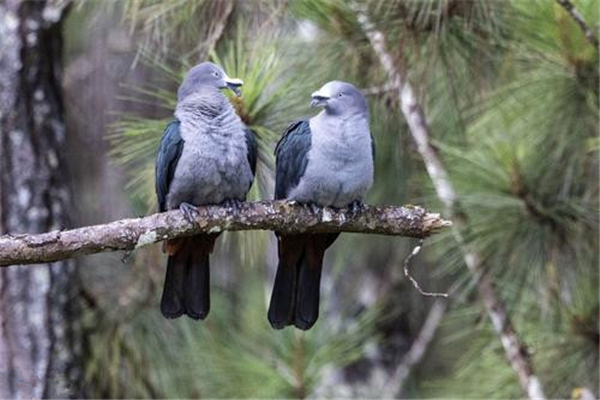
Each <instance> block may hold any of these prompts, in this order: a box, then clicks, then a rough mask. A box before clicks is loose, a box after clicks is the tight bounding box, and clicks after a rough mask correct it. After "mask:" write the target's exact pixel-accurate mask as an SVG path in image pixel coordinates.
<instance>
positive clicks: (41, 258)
mask: <svg viewBox="0 0 600 400" xmlns="http://www.w3.org/2000/svg"><path fill="white" fill-rule="evenodd" d="M449 225H451V223H450V222H449V221H445V220H443V219H441V218H440V216H439V214H431V213H428V212H426V211H425V210H424V209H423V208H421V207H412V206H411V207H391V206H382V207H376V206H366V205H365V206H364V207H363V209H362V210H361V211H360V212H359V213H357V214H355V215H352V214H351V213H349V212H348V211H347V210H334V209H329V208H326V209H321V210H319V211H318V212H317V213H313V212H312V211H311V210H309V209H308V208H306V207H303V206H300V205H298V204H291V203H288V202H285V201H261V202H255V203H244V204H243V205H241V206H240V207H239V208H238V209H237V210H233V209H231V208H225V207H220V206H207V207H199V208H198V216H197V220H196V223H195V224H191V223H189V222H188V221H186V219H185V218H184V217H183V215H182V213H181V212H180V211H179V210H174V211H169V212H165V213H160V214H154V215H150V216H147V217H143V218H135V219H124V220H120V221H115V222H111V223H109V224H105V225H95V226H88V227H84V228H78V229H72V230H68V231H54V232H48V233H43V234H39V235H29V234H21V235H4V236H1V237H0V266H8V265H13V264H31V263H39V262H51V261H57V260H62V259H66V258H69V257H73V256H76V255H81V254H90V253H99V252H104V251H116V250H133V249H136V248H138V247H141V246H145V245H148V244H152V243H155V242H159V241H162V240H166V239H174V238H178V237H183V236H190V235H195V234H198V233H214V232H221V231H225V230H229V231H239V230H277V231H278V232H285V233H304V232H315V233H317V232H357V233H377V234H382V235H397V236H409V237H418V238H423V237H426V236H429V235H431V234H433V233H435V232H436V231H437V230H439V229H441V228H443V227H446V226H449Z"/></svg>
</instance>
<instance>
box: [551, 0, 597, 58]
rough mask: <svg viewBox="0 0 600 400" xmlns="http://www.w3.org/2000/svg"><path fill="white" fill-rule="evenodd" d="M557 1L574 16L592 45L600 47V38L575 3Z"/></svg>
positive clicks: (562, 0) (568, 0) (564, 0)
mask: <svg viewBox="0 0 600 400" xmlns="http://www.w3.org/2000/svg"><path fill="white" fill-rule="evenodd" d="M556 2H557V3H558V4H560V5H561V7H562V8H564V9H565V11H566V12H567V13H568V14H569V15H570V16H571V18H573V20H574V21H575V23H576V24H577V25H579V28H581V31H582V32H583V34H584V35H585V38H586V39H587V40H588V42H590V43H591V44H592V46H594V47H595V48H596V49H598V48H599V47H600V46H599V45H598V38H597V37H596V35H595V34H594V32H593V31H592V29H591V28H590V27H589V26H588V24H587V23H586V22H585V19H583V16H582V15H581V14H580V13H579V11H577V8H575V5H574V4H573V3H571V1H570V0H556Z"/></svg>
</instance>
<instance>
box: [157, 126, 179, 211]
mask: <svg viewBox="0 0 600 400" xmlns="http://www.w3.org/2000/svg"><path fill="white" fill-rule="evenodd" d="M183 143H184V140H183V139H182V138H181V134H180V133H179V121H173V122H171V123H170V124H169V125H167V128H166V129H165V132H164V133H163V136H162V139H161V141H160V147H159V148H158V155H157V156H156V170H155V172H156V197H157V198H158V210H159V211H160V212H163V211H166V209H167V194H168V193H169V185H170V184H171V181H172V180H173V175H175V168H176V167H177V162H178V161H179V158H180V157H181V152H182V151H183Z"/></svg>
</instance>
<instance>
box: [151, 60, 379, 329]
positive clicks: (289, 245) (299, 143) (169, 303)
mask: <svg viewBox="0 0 600 400" xmlns="http://www.w3.org/2000/svg"><path fill="white" fill-rule="evenodd" d="M242 84H243V82H242V81H241V80H239V79H231V78H229V77H228V76H227V74H225V72H224V71H223V69H221V68H220V67H219V66H217V65H215V64H213V63H209V62H205V63H201V64H199V65H197V66H195V67H194V68H192V69H191V70H190V71H189V72H188V74H187V76H186V77H185V80H184V81H183V83H182V85H181V86H180V88H179V91H178V101H177V107H176V109H175V118H176V119H175V121H173V122H171V123H170V124H169V125H168V126H167V128H166V130H165V132H164V134H163V138H162V140H161V144H160V148H159V150H158V157H157V160H156V193H157V196H158V205H159V210H160V211H161V212H162V211H166V210H172V209H176V208H179V209H181V210H182V212H183V213H184V216H185V217H186V218H187V219H188V220H189V221H190V222H193V221H194V219H195V217H196V214H197V210H196V207H195V206H198V205H206V204H224V205H227V206H230V207H236V206H237V205H239V203H240V202H242V201H244V199H245V197H246V193H247V192H248V190H249V189H250V186H251V185H252V181H253V179H254V173H255V169H256V158H257V154H256V152H257V146H256V141H255V138H254V134H253V132H252V131H251V130H250V129H248V128H247V127H246V126H245V125H244V124H243V122H242V121H241V119H240V118H239V117H238V115H237V114H236V113H235V110H234V109H233V107H232V105H231V104H230V102H229V100H228V99H227V97H225V96H224V95H223V93H222V92H221V89H225V88H229V89H232V90H233V91H234V92H235V93H236V94H238V95H239V93H240V86H241V85H242ZM311 105H312V106H314V107H323V111H321V112H320V113H319V114H317V115H316V116H314V117H312V118H310V119H308V120H300V121H296V122H294V123H292V124H291V125H290V126H289V127H288V128H287V129H286V131H285V132H284V134H283V136H282V138H281V140H280V141H279V143H278V144H277V147H276V148H275V155H276V162H277V167H276V184H275V198H276V199H287V200H294V201H296V202H298V203H301V204H307V205H318V206H322V207H326V206H331V207H338V208H342V207H352V208H354V209H356V208H357V207H359V206H360V204H361V202H362V201H363V199H364V197H365V194H366V193H367V191H368V189H369V188H370V187H371V185H372V183H373V169H374V165H373V164H374V146H373V138H372V136H371V134H370V132H369V115H368V108H367V102H366V100H365V98H364V96H363V95H362V93H361V92H360V91H359V90H358V89H357V88H356V87H354V86H353V85H352V84H350V83H345V82H340V81H332V82H329V83H327V84H325V85H324V86H323V87H322V88H321V89H319V90H318V91H316V92H314V93H313V94H312V101H311ZM218 235H219V234H218V233H214V234H201V235H196V236H193V237H188V238H183V239H174V240H169V241H167V242H166V244H165V249H164V250H165V252H166V253H167V254H168V257H169V258H168V264H167V272H166V278H165V285H164V290H163V295H162V299H161V311H162V313H163V315H164V316H165V317H167V318H176V317H179V316H181V315H183V314H187V315H188V316H189V317H191V318H194V319H204V318H205V317H206V316H207V315H208V312H209V309H210V296H209V255H210V253H211V252H212V250H213V247H214V244H215V240H216V239H217V236H218ZM338 235H339V234H337V233H324V234H295V235H284V234H278V235H277V238H278V250H279V266H278V268H277V275H276V277H275V284H274V287H273V293H272V296H271V304H270V306H269V313H268V318H269V322H270V323H271V326H273V328H275V329H282V328H284V327H285V326H287V325H295V326H296V327H297V328H300V329H303V330H307V329H310V328H311V327H312V326H313V325H314V323H315V321H316V320H317V318H318V314H319V289H320V281H321V267H322V263H323V255H324V253H325V250H326V249H327V248H328V247H329V246H331V244H332V243H333V242H334V241H335V240H336V238H337V237H338Z"/></svg>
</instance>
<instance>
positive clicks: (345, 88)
mask: <svg viewBox="0 0 600 400" xmlns="http://www.w3.org/2000/svg"><path fill="white" fill-rule="evenodd" d="M311 97H312V100H311V102H310V105H311V106H312V107H323V108H324V109H325V112H326V113H327V114H329V115H340V116H345V115H352V114H365V115H366V114H367V113H368V107H367V100H366V99H365V96H364V95H363V94H362V93H361V91H360V90H358V89H357V88H356V86H354V85H353V84H351V83H347V82H341V81H331V82H327V83H326V84H325V85H323V87H321V89H319V90H317V91H316V92H314V93H313V94H312V96H311Z"/></svg>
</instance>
